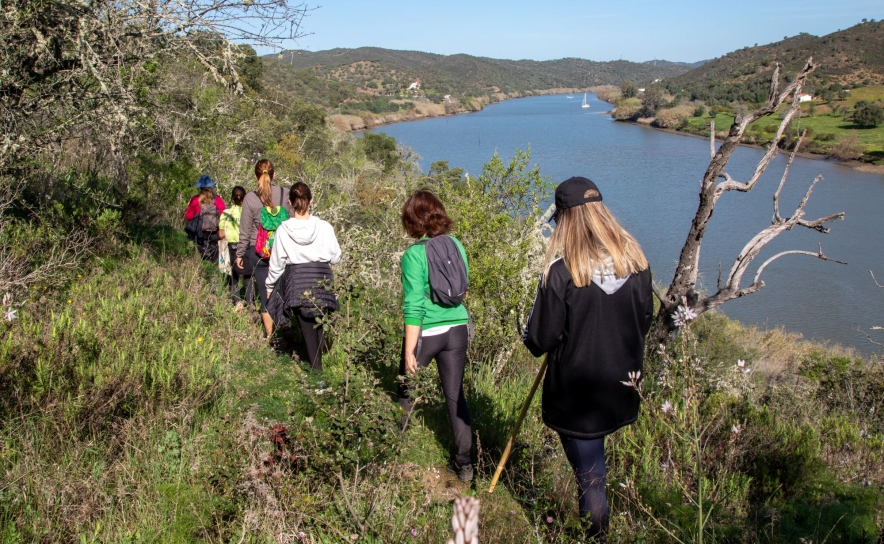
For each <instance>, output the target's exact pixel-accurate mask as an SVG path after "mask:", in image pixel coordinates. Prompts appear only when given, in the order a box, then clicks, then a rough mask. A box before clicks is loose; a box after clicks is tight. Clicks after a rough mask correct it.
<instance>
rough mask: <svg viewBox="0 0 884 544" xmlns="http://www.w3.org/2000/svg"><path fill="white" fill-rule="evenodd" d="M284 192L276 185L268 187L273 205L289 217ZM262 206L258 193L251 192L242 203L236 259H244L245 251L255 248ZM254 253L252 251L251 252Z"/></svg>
mask: <svg viewBox="0 0 884 544" xmlns="http://www.w3.org/2000/svg"><path fill="white" fill-rule="evenodd" d="M287 192H288V191H286V190H285V189H283V188H282V187H280V186H278V185H271V186H270V195H271V197H272V198H273V205H274V206H279V205H280V203H282V207H283V208H285V210H286V211H287V212H289V216H292V215H294V212H293V211H292V205H291V203H289V199H288V198H286V193H287ZM263 207H264V204H263V203H261V199H260V198H259V197H258V193H256V192H255V191H251V192H250V193H248V194H247V195H246V197H245V198H244V199H243V201H242V217H240V219H239V242H240V243H239V246H238V247H237V248H236V256H237V257H245V255H246V250H247V249H248V248H249V247H251V248H254V247H255V239H256V238H257V237H258V224H259V223H260V221H261V208H263ZM252 251H254V249H253V250H252Z"/></svg>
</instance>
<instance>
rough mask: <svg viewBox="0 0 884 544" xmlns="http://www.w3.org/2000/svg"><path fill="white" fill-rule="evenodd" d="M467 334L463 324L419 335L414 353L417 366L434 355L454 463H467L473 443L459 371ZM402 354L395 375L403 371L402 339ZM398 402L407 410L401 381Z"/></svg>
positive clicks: (409, 399) (465, 355)
mask: <svg viewBox="0 0 884 544" xmlns="http://www.w3.org/2000/svg"><path fill="white" fill-rule="evenodd" d="M468 341H469V340H468V334H467V326H466V325H456V326H454V327H451V329H449V330H448V332H446V333H443V334H438V335H436V336H426V337H424V338H421V340H420V342H419V344H418V348H417V349H416V353H415V357H416V358H417V365H418V367H421V368H423V367H425V366H428V365H429V364H430V362H431V361H432V360H433V359H436V368H437V369H438V370H439V379H440V380H441V381H442V392H443V393H444V394H445V403H446V404H447V405H448V416H449V417H450V418H451V429H452V431H453V432H454V446H455V448H456V449H457V453H456V454H455V455H454V460H455V461H456V462H457V464H458V465H467V464H470V449H471V448H472V447H473V431H472V429H471V427H470V409H469V407H468V406H467V399H466V396H464V392H463V373H464V365H465V364H466V358H467V343H468ZM402 344H403V345H402V358H401V360H400V362H399V375H400V376H404V375H405V342H404V341H403V343H402ZM398 394H399V404H400V405H401V406H402V407H403V408H404V409H405V411H406V412H410V411H411V398H410V397H409V396H408V388H407V387H406V386H405V384H404V383H400V384H399V390H398Z"/></svg>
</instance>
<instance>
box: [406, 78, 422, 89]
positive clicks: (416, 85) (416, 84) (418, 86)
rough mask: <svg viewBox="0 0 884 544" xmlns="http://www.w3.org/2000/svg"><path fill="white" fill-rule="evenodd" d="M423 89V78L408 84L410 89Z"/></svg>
mask: <svg viewBox="0 0 884 544" xmlns="http://www.w3.org/2000/svg"><path fill="white" fill-rule="evenodd" d="M420 89H421V80H419V79H416V80H414V82H412V84H411V85H409V86H408V89H407V90H409V91H419V90H420Z"/></svg>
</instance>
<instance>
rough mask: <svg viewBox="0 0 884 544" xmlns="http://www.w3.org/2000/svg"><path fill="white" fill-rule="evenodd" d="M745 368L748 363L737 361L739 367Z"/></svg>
mask: <svg viewBox="0 0 884 544" xmlns="http://www.w3.org/2000/svg"><path fill="white" fill-rule="evenodd" d="M744 366H746V361H744V360H742V359H737V367H739V368H743V367H744Z"/></svg>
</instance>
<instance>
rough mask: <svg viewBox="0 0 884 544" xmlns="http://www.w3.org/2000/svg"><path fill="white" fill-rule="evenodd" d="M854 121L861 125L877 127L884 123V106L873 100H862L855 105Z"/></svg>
mask: <svg viewBox="0 0 884 544" xmlns="http://www.w3.org/2000/svg"><path fill="white" fill-rule="evenodd" d="M854 107H855V109H854V111H853V122H854V123H856V124H857V125H859V126H861V127H868V128H871V127H876V126H878V125H880V124H881V123H884V108H881V106H879V105H877V104H873V103H872V102H867V101H865V100H860V101H858V102H857V103H856V106H854Z"/></svg>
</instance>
